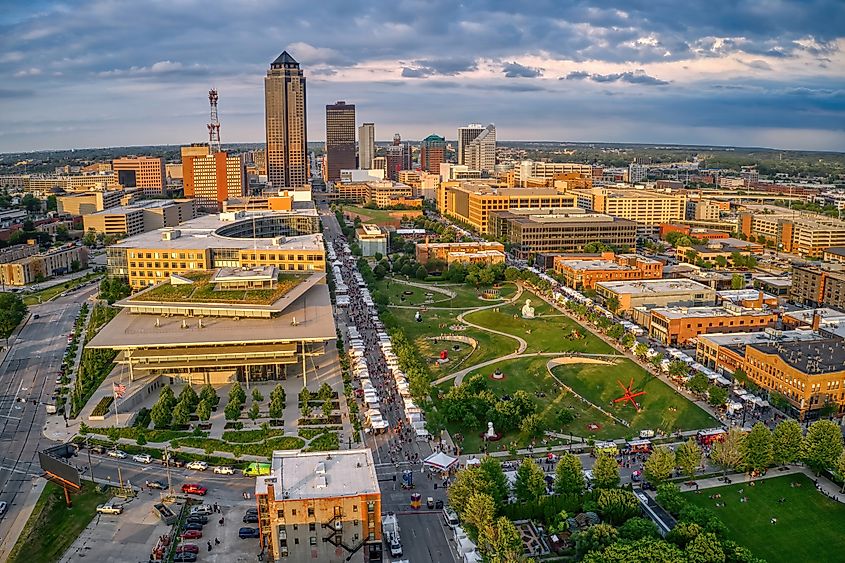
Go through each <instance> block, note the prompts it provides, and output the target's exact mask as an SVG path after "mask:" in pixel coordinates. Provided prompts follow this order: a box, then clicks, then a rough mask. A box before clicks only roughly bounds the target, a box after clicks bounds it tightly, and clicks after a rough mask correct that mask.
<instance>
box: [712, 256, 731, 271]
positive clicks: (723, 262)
mask: <svg viewBox="0 0 845 563" xmlns="http://www.w3.org/2000/svg"><path fill="white" fill-rule="evenodd" d="M714 262H716V266H717V267H718V268H725V267H727V265H728V259H727V258H725V257H724V256H722V255H719V256H716V258H715V259H714Z"/></svg>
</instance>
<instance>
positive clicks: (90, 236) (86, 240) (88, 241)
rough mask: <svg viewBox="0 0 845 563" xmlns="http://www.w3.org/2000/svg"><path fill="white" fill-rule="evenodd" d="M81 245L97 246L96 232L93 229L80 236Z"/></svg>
mask: <svg viewBox="0 0 845 563" xmlns="http://www.w3.org/2000/svg"><path fill="white" fill-rule="evenodd" d="M82 244H84V245H85V246H94V245H95V244H97V231H95V230H94V229H93V228H92V229H88V230H87V231H86V232H85V234H84V235H83V236H82Z"/></svg>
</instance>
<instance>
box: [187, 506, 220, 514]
mask: <svg viewBox="0 0 845 563" xmlns="http://www.w3.org/2000/svg"><path fill="white" fill-rule="evenodd" d="M213 512H214V508H212V507H211V505H210V504H201V505H199V506H194V507H193V508H191V512H190V513H191V515H194V514H204V515H206V516H207V515H209V514H211V513H213Z"/></svg>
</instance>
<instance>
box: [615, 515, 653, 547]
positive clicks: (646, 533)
mask: <svg viewBox="0 0 845 563" xmlns="http://www.w3.org/2000/svg"><path fill="white" fill-rule="evenodd" d="M618 531H619V537H620V539H623V540H628V541H636V540H639V539H643V538H655V539H657V538H659V537H660V532H658V530H657V525H656V524H655V523H654V522H653V521H652V520H651V519H650V518H641V517H639V516H635V517H634V518H631V519H629V520H627V521H626V522H625V523H624V524H622V525H621V526H620V527H619V530H618Z"/></svg>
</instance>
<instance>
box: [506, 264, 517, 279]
mask: <svg viewBox="0 0 845 563" xmlns="http://www.w3.org/2000/svg"><path fill="white" fill-rule="evenodd" d="M505 279H506V280H507V281H510V282H512V281H516V280H518V279H519V270H518V269H517V268H514V267H513V266H508V267H507V268H505Z"/></svg>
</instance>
